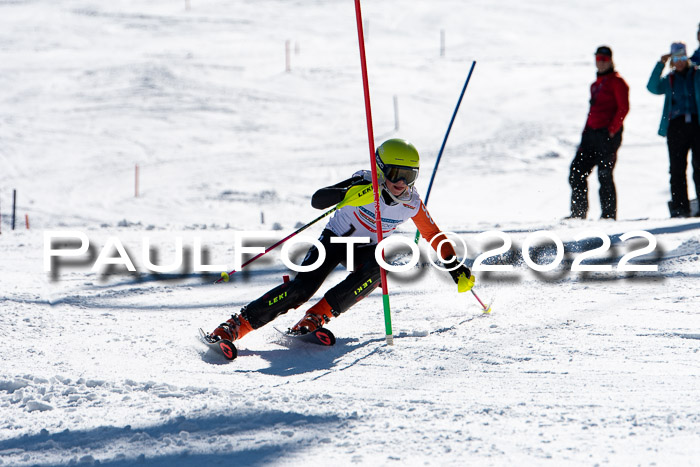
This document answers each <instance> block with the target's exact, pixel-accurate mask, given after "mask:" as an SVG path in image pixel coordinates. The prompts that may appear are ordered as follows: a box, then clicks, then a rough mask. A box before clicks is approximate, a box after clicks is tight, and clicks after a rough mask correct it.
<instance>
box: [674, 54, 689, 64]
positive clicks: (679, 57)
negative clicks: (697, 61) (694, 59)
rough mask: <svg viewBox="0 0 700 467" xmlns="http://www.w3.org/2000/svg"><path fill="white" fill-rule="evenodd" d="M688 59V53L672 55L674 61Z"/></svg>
mask: <svg viewBox="0 0 700 467" xmlns="http://www.w3.org/2000/svg"><path fill="white" fill-rule="evenodd" d="M686 60H688V56H687V55H675V56H673V57H671V61H672V62H674V63H675V62H685V61H686Z"/></svg>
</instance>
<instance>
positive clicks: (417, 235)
mask: <svg viewBox="0 0 700 467" xmlns="http://www.w3.org/2000/svg"><path fill="white" fill-rule="evenodd" d="M475 66H476V60H474V61H472V66H471V68H470V69H469V74H468V75H467V80H466V81H465V82H464V86H463V87H462V93H461V94H460V95H459V99H458V100H457V105H456V106H455V110H454V112H452V119H451V120H450V124H449V125H448V126H447V131H446V132H445V138H444V139H443V140H442V146H441V147H440V152H438V156H437V160H436V161H435V167H434V168H433V174H432V175H431V176H430V183H429V184H428V191H427V192H426V193H425V200H424V201H423V204H425V205H426V206H427V205H428V199H429V198H430V191H431V190H432V189H433V182H434V181H435V174H437V169H438V165H440V159H442V153H443V151H444V150H445V145H446V144H447V138H448V137H449V136H450V131H451V130H452V124H453V123H454V122H455V117H456V116H457V112H458V111H459V106H460V105H461V104H462V98H463V97H464V93H465V92H466V91H467V85H469V80H470V79H471V78H472V73H473V72H474V67H475ZM419 239H420V232H419V231H418V230H416V239H415V240H416V243H418V240H419Z"/></svg>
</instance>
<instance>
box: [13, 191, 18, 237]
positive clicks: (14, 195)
mask: <svg viewBox="0 0 700 467" xmlns="http://www.w3.org/2000/svg"><path fill="white" fill-rule="evenodd" d="M16 208H17V190H12V230H15V212H17V209H16Z"/></svg>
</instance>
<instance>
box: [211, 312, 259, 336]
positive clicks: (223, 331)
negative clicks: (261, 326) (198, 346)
mask: <svg viewBox="0 0 700 467" xmlns="http://www.w3.org/2000/svg"><path fill="white" fill-rule="evenodd" d="M252 330H253V327H252V326H251V325H250V323H249V322H248V320H247V319H245V318H244V317H243V316H241V314H240V313H239V314H237V315H231V319H229V320H228V321H226V322H225V323H221V324H220V325H219V327H218V328H216V329H214V332H212V333H211V335H212V336H215V337H217V338H218V339H226V340H229V341H231V342H233V341H235V340H238V339H240V338H241V337H243V336H245V335H246V334H248V333H249V332H250V331H252Z"/></svg>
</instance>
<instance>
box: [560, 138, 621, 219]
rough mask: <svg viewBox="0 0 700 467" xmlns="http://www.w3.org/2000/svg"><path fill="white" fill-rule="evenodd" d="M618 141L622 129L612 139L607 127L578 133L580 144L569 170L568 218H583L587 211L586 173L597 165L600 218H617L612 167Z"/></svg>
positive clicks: (613, 166) (587, 174) (619, 141)
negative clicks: (569, 210)
mask: <svg viewBox="0 0 700 467" xmlns="http://www.w3.org/2000/svg"><path fill="white" fill-rule="evenodd" d="M621 143H622V129H620V131H618V132H617V133H616V134H615V136H613V137H612V138H611V137H610V135H609V134H608V130H607V128H601V129H598V130H591V129H586V130H584V131H583V135H581V145H580V146H579V147H578V150H577V151H576V156H575V157H574V160H573V162H571V168H570V169H569V185H571V217H579V218H581V219H585V218H586V213H587V212H588V176H589V175H590V174H591V172H592V171H593V168H594V167H596V166H597V167H598V181H599V182H600V191H599V193H600V205H601V208H602V211H603V214H602V217H603V218H606V219H615V218H616V217H617V193H616V192H615V181H614V180H613V169H614V168H615V162H616V161H617V150H618V149H619V148H620V144H621Z"/></svg>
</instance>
